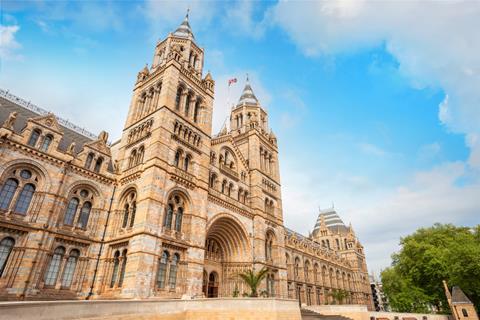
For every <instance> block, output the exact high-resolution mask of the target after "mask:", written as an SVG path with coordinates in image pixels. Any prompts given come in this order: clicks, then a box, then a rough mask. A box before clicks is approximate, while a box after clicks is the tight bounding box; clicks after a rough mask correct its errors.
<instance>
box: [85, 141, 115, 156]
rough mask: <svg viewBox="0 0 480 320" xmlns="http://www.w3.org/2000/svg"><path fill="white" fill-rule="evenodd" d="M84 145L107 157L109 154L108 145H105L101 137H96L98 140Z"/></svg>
mask: <svg viewBox="0 0 480 320" xmlns="http://www.w3.org/2000/svg"><path fill="white" fill-rule="evenodd" d="M85 147H89V148H91V149H93V150H96V151H98V152H100V153H103V154H104V155H107V156H109V157H110V156H111V151H110V147H109V146H107V144H106V142H105V141H104V140H102V139H98V140H95V141H92V142H89V143H86V144H85Z"/></svg>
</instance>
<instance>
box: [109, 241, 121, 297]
mask: <svg viewBox="0 0 480 320" xmlns="http://www.w3.org/2000/svg"><path fill="white" fill-rule="evenodd" d="M119 266H120V251H118V250H117V251H115V254H114V256H113V271H112V280H111V281H110V288H113V287H114V286H115V282H117V277H118V267H119Z"/></svg>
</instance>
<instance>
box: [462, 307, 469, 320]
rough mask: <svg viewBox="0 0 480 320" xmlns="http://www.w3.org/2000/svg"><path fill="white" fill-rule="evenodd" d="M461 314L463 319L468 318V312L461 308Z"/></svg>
mask: <svg viewBox="0 0 480 320" xmlns="http://www.w3.org/2000/svg"><path fill="white" fill-rule="evenodd" d="M462 314H463V316H464V317H465V318H468V312H467V309H464V308H462Z"/></svg>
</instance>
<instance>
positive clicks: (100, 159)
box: [93, 158, 103, 172]
mask: <svg viewBox="0 0 480 320" xmlns="http://www.w3.org/2000/svg"><path fill="white" fill-rule="evenodd" d="M102 163H103V158H98V159H97V162H95V168H94V169H93V171H95V172H100V168H101V167H102Z"/></svg>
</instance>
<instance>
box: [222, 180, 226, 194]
mask: <svg viewBox="0 0 480 320" xmlns="http://www.w3.org/2000/svg"><path fill="white" fill-rule="evenodd" d="M226 191H227V180H223V182H222V193H225V192H226Z"/></svg>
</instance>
